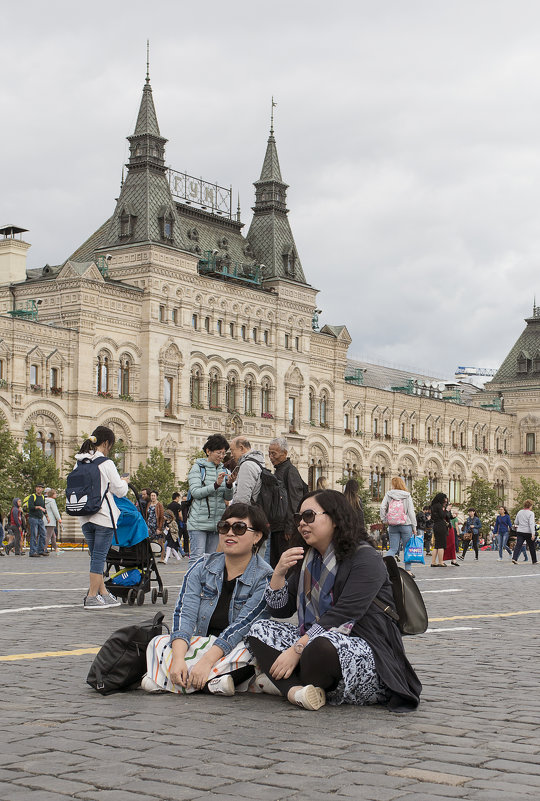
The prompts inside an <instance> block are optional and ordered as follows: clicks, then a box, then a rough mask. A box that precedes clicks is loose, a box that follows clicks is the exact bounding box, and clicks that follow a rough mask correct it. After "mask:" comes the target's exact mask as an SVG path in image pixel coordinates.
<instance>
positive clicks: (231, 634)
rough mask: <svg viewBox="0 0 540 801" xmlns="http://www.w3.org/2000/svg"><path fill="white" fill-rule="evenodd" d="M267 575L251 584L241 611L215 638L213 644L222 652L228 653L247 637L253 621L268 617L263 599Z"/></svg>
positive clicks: (267, 579)
mask: <svg viewBox="0 0 540 801" xmlns="http://www.w3.org/2000/svg"><path fill="white" fill-rule="evenodd" d="M268 581H269V577H268V576H261V578H260V579H259V580H258V581H257V582H256V583H255V584H253V586H252V588H251V595H250V596H249V598H248V599H247V601H246V602H245V604H244V606H243V607H242V611H241V612H240V614H239V615H238V617H237V618H236V620H234V621H233V622H232V623H230V624H229V625H228V626H227V628H226V629H224V630H223V631H222V632H221V634H220V635H219V637H217V638H216V641H215V643H214V645H219V647H220V648H221V650H222V651H223V653H224V654H228V653H230V652H231V651H232V649H233V648H234V647H235V646H236V645H238V643H239V642H240V640H243V639H244V638H245V637H247V635H248V633H249V630H250V628H251V626H252V625H253V623H255V621H256V620H258V619H259V618H260V617H269V613H268V612H267V611H266V601H265V599H264V591H265V589H266V585H267V584H268Z"/></svg>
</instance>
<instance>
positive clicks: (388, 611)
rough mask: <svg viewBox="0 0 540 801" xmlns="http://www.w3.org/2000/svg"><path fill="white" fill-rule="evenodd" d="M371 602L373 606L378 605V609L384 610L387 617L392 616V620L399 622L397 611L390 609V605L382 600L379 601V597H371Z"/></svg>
mask: <svg viewBox="0 0 540 801" xmlns="http://www.w3.org/2000/svg"><path fill="white" fill-rule="evenodd" d="M373 603H374V604H375V606H378V607H379V609H382V611H383V612H384V613H385V614H386V615H388V617H391V618H392V620H394V621H395V622H396V623H399V615H398V613H397V612H395V611H394V610H393V609H392V607H391V606H390V604H383V602H382V601H381V600H380V599H379V598H374V599H373Z"/></svg>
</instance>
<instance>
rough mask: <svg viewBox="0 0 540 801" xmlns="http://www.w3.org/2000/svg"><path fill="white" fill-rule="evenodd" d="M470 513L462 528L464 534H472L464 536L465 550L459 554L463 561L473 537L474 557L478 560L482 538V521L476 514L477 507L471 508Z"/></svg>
mask: <svg viewBox="0 0 540 801" xmlns="http://www.w3.org/2000/svg"><path fill="white" fill-rule="evenodd" d="M468 514H469V516H468V517H467V518H466V519H465V523H464V524H463V528H462V529H461V531H462V533H463V534H469V535H470V538H469V539H465V538H463V551H462V553H461V556H458V559H461V561H462V562H463V560H464V559H465V554H466V553H467V550H468V548H469V545H470V543H471V539H472V547H473V548H474V558H475V559H476V561H478V540H479V539H480V529H481V528H482V523H481V522H480V518H479V517H478V516H477V514H476V509H472V508H471V509H469V510H468Z"/></svg>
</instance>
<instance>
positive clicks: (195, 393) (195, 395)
mask: <svg viewBox="0 0 540 801" xmlns="http://www.w3.org/2000/svg"><path fill="white" fill-rule="evenodd" d="M190 394H191V405H192V406H200V403H201V372H200V370H198V369H195V370H193V371H192V373H191V387H190Z"/></svg>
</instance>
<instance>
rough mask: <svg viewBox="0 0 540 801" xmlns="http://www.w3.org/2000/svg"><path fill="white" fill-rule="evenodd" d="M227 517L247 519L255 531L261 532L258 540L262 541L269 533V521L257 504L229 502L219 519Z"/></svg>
mask: <svg viewBox="0 0 540 801" xmlns="http://www.w3.org/2000/svg"><path fill="white" fill-rule="evenodd" d="M229 517H239V518H240V520H249V523H250V526H251V528H254V529H255V531H260V532H261V534H262V537H261V539H260V541H259V542H264V541H265V539H266V538H267V537H268V535H269V534H270V523H269V522H268V520H267V519H266V515H265V513H264V512H263V510H262V509H261V508H260V507H259V506H251V504H249V503H231V504H230V506H227V508H226V509H225V511H224V512H223V514H222V515H221V519H222V520H228V519H229Z"/></svg>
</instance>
